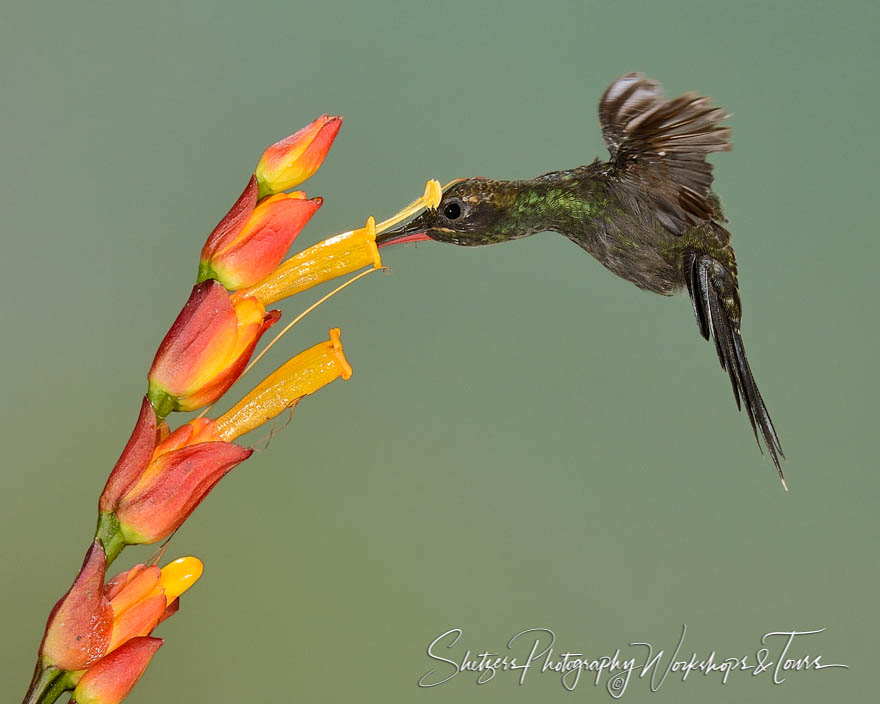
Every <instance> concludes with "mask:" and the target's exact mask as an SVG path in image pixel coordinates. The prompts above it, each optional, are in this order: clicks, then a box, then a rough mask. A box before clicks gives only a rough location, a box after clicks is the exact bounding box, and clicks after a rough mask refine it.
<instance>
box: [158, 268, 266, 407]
mask: <svg viewBox="0 0 880 704" xmlns="http://www.w3.org/2000/svg"><path fill="white" fill-rule="evenodd" d="M280 315H281V314H280V313H279V312H278V311H269V312H268V313H267V312H266V309H265V306H263V304H261V303H260V302H259V301H258V300H256V299H255V298H248V297H246V296H237V297H236V298H235V300H234V301H233V299H231V298H230V295H229V293H228V292H227V291H226V289H225V288H223V285H222V284H220V283H218V282H217V281H213V280H212V281H205V282H203V283H200V284H197V285H196V286H195V287H194V288H193V290H192V294H191V295H190V297H189V300H188V301H187V303H186V305H185V306H184V308H183V310H182V311H181V312H180V315H178V316H177V320H175V321H174V324H173V325H172V326H171V329H170V330H169V331H168V334H167V335H165V339H164V340H162V344H161V345H159V350H158V351H157V352H156V357H155V358H154V359H153V366H152V367H151V368H150V373H149V374H148V377H147V378H148V380H149V384H150V385H149V391H148V396H149V398H150V401H151V402H152V404H153V408H154V409H155V410H156V413H157V414H158V415H159V416H160V417H164V416H166V415H168V413H170V412H171V411H192V410H195V409H197V408H201V407H202V406H206V405H208V404H210V403H213V402H214V401H216V400H217V399H218V398H220V396H222V395H223V394H224V393H225V392H226V390H227V389H229V387H230V386H232V384H233V383H235V381H236V379H238V377H239V376H240V375H241V373H242V371H244V368H245V366H246V365H247V362H248V360H249V359H250V357H251V354H252V353H253V351H254V347H256V344H257V342H258V341H259V339H260V337H261V336H262V334H263V333H264V332H265V331H266V330H267V329H268V328H270V327H271V326H272V325H274V324H275V322H276V321H277V320H278V318H279V317H280Z"/></svg>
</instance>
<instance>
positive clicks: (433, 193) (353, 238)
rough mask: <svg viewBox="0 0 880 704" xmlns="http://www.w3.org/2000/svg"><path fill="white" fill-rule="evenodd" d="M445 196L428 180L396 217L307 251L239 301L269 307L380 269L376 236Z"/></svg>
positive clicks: (244, 291)
mask: <svg viewBox="0 0 880 704" xmlns="http://www.w3.org/2000/svg"><path fill="white" fill-rule="evenodd" d="M441 194H442V190H441V188H440V184H439V183H438V182H437V181H433V180H432V181H428V183H427V185H426V186H425V193H424V194H423V195H422V196H421V198H418V199H416V200H415V201H413V202H412V203H410V204H409V205H408V206H407V207H406V208H404V209H403V210H401V211H400V212H399V213H397V215H395V216H394V217H392V218H389V219H388V220H385V221H384V222H382V223H380V224H379V225H376V221H375V220H374V219H373V217H370V218H368V219H367V222H366V224H365V225H364V227H361V228H358V229H357V230H351V231H349V232H343V233H342V234H341V235H336V236H335V237H330V238H329V239H326V240H324V241H323V242H319V243H318V244H316V245H314V246H313V247H309V248H308V249H305V250H303V251H302V252H300V253H299V254H296V255H294V256H292V257H291V258H290V259H288V260H287V261H286V262H284V263H283V264H282V265H281V266H279V267H278V268H277V269H276V270H275V271H274V272H273V273H271V274H269V276H267V277H266V278H265V279H263V280H262V281H260V282H259V283H257V284H255V285H254V286H251V287H250V288H246V289H242V290H241V291H238V292H237V293H236V294H235V298H236V300H237V299H239V298H243V297H247V296H251V297H253V298H256V299H257V300H258V301H260V302H261V303H262V304H263V305H264V306H266V305H269V304H270V303H274V302H275V301H279V300H281V299H282V298H287V297H288V296H292V295H294V294H295V293H300V292H302V291H305V290H307V289H310V288H311V287H312V286H316V285H318V284H320V283H323V282H324V281H329V280H330V279H334V278H336V277H337V276H344V275H345V274H349V273H351V272H353V271H357V270H358V269H362V268H363V267H365V266H370V265H372V266H373V267H375V268H377V269H378V268H379V267H381V266H382V259H381V257H380V256H379V250H378V249H377V247H376V235H378V234H381V233H382V232H384V231H385V230H387V229H389V228H391V227H394V226H395V225H396V224H398V223H399V222H403V221H404V220H406V219H407V218H409V217H411V216H412V215H415V214H416V213H417V212H419V211H420V210H421V209H422V208H436V207H437V205H438V204H439V202H440V196H441Z"/></svg>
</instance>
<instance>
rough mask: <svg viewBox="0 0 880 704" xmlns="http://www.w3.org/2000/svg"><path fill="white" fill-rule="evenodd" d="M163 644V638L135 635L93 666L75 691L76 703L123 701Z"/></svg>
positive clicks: (107, 703)
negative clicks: (135, 636)
mask: <svg viewBox="0 0 880 704" xmlns="http://www.w3.org/2000/svg"><path fill="white" fill-rule="evenodd" d="M161 646H162V640H161V639H160V638H143V637H142V638H133V639H132V640H130V641H128V642H127V643H125V644H124V645H122V646H121V647H119V648H118V649H117V650H114V651H113V652H112V653H110V654H109V655H107V656H106V657H104V658H102V659H101V660H99V661H98V662H97V663H95V664H94V665H92V667H90V668H89V669H88V671H87V672H86V673H85V674H84V675H83V676H82V678H81V679H80V681H79V683H78V684H77V686H76V689H74V690H73V697H72V698H71V700H70V701H71V702H74V703H75V704H119V702H121V701H122V700H123V699H125V697H127V696H128V693H129V692H130V691H131V689H132V687H134V685H135V683H136V682H137V681H138V679H140V676H141V675H142V674H143V673H144V670H146V669H147V665H149V664H150V660H151V659H152V657H153V655H154V654H155V653H156V651H157V650H158V649H159V648H160V647H161Z"/></svg>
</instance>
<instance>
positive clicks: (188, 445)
mask: <svg viewBox="0 0 880 704" xmlns="http://www.w3.org/2000/svg"><path fill="white" fill-rule="evenodd" d="M252 453H253V450H250V449H248V448H245V447H240V446H239V445H234V444H232V443H230V442H222V441H218V438H217V436H216V434H215V433H214V431H213V421H211V420H209V419H207V418H202V419H198V420H195V421H192V422H191V423H187V424H186V425H183V426H181V427H180V428H178V429H177V430H176V431H174V432H173V433H171V435H169V436H168V437H167V438H166V439H165V440H163V441H162V442H161V443H159V445H157V446H156V449H155V451H154V452H153V459H152V461H151V462H150V463H149V465H148V466H147V467H146V468H145V469H144V471H143V473H142V474H141V475H140V476H139V477H138V478H137V481H136V482H134V483H133V484H132V485H130V486H129V487H128V488H127V490H126V491H125V493H124V494H123V495H122V496H121V497H120V498H119V500H118V501H117V502H116V504H115V505H114V507H113V511H114V512H115V514H116V518H117V519H118V521H119V529H120V531H121V533H122V536H123V538H124V539H125V542H126V543H129V544H134V543H148V544H149V543H155V542H158V541H159V540H162V539H163V538H166V537H167V536H169V535H171V533H173V532H174V531H175V530H177V528H179V527H180V525H181V524H182V523H183V522H184V521H185V520H186V519H187V518H188V517H189V515H190V514H191V513H192V512H193V511H194V510H195V509H196V507H197V506H198V505H199V504H200V503H201V502H202V500H204V498H205V497H206V496H207V495H208V493H209V492H210V491H211V489H213V488H214V486H215V485H216V484H217V482H219V481H220V480H221V479H222V478H223V477H224V476H225V475H226V473H227V472H229V471H230V470H232V469H233V468H234V467H235V466H236V465H238V464H239V463H240V462H243V461H244V460H246V459H247V458H248V457H250V456H251V454H252Z"/></svg>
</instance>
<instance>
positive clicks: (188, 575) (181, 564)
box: [159, 557, 204, 603]
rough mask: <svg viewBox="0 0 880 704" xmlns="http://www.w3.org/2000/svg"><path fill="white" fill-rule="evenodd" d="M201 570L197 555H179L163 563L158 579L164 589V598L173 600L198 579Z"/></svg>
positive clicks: (168, 600) (202, 566)
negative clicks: (172, 560) (173, 559)
mask: <svg viewBox="0 0 880 704" xmlns="http://www.w3.org/2000/svg"><path fill="white" fill-rule="evenodd" d="M203 571H204V565H203V564H202V561H201V560H200V559H199V558H197V557H181V558H178V559H177V560H175V561H174V562H169V563H168V564H167V565H165V566H164V567H163V568H162V577H161V578H160V579H159V584H160V585H161V586H162V588H163V589H164V590H165V600H166V601H167V602H168V603H171V602H172V601H174V600H175V599H176V598H177V597H179V596H180V595H181V594H183V593H184V592H185V591H186V590H187V589H189V588H190V587H191V586H192V585H193V584H195V583H196V582H197V581H198V580H199V577H201V576H202V572H203Z"/></svg>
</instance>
